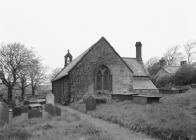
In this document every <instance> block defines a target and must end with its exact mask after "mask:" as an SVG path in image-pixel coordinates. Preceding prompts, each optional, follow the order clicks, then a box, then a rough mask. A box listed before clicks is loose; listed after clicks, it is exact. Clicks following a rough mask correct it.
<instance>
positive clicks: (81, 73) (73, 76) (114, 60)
mask: <svg viewBox="0 0 196 140" xmlns="http://www.w3.org/2000/svg"><path fill="white" fill-rule="evenodd" d="M101 65H104V66H106V67H108V68H109V70H110V72H111V74H112V92H111V93H112V94H120V93H125V92H129V91H131V90H132V83H133V75H132V73H131V71H130V70H129V69H128V67H127V66H126V65H125V64H124V63H123V61H122V60H121V58H120V57H118V55H117V54H116V53H115V51H114V50H113V49H112V48H111V47H110V46H109V44H108V43H107V42H105V41H100V42H98V43H97V44H95V46H94V47H92V50H90V51H89V53H87V55H86V56H84V58H83V59H82V60H81V61H80V62H79V63H78V64H77V65H76V67H74V69H73V70H72V71H71V72H70V86H71V87H70V92H71V100H72V101H74V100H76V101H77V100H80V99H81V98H82V97H83V96H84V95H96V94H97V93H96V91H95V75H96V69H97V68H98V67H99V66H101ZM108 94H110V93H108Z"/></svg>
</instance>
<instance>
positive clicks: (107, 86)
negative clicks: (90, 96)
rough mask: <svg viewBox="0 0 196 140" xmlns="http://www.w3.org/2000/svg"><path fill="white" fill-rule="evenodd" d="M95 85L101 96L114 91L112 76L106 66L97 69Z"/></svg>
mask: <svg viewBox="0 0 196 140" xmlns="http://www.w3.org/2000/svg"><path fill="white" fill-rule="evenodd" d="M95 85H96V91H97V93H99V94H104V93H108V92H110V91H112V75H111V73H110V70H109V69H108V68H107V67H106V66H104V65H102V66H100V67H99V68H98V69H97V73H96V80H95Z"/></svg>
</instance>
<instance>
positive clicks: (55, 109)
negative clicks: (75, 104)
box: [45, 104, 61, 116]
mask: <svg viewBox="0 0 196 140" xmlns="http://www.w3.org/2000/svg"><path fill="white" fill-rule="evenodd" d="M45 111H46V112H48V113H49V114H50V115H52V116H61V109H60V108H59V107H57V106H53V105H52V104H46V105H45Z"/></svg>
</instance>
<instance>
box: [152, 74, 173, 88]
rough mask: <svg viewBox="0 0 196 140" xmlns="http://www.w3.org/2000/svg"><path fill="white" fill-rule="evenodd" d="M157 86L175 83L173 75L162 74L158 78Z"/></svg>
mask: <svg viewBox="0 0 196 140" xmlns="http://www.w3.org/2000/svg"><path fill="white" fill-rule="evenodd" d="M155 83H156V86H157V87H159V88H160V87H167V86H169V85H171V84H172V83H173V76H172V75H169V74H166V75H161V76H160V77H159V78H158V79H157V80H156V82H155Z"/></svg>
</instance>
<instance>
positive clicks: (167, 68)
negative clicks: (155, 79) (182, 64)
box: [163, 66, 179, 74]
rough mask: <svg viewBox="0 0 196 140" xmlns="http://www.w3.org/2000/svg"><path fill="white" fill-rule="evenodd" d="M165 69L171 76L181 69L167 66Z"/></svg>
mask: <svg viewBox="0 0 196 140" xmlns="http://www.w3.org/2000/svg"><path fill="white" fill-rule="evenodd" d="M163 69H164V70H165V71H166V72H167V73H169V74H174V73H176V72H177V70H178V69H179V66H165V67H163Z"/></svg>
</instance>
